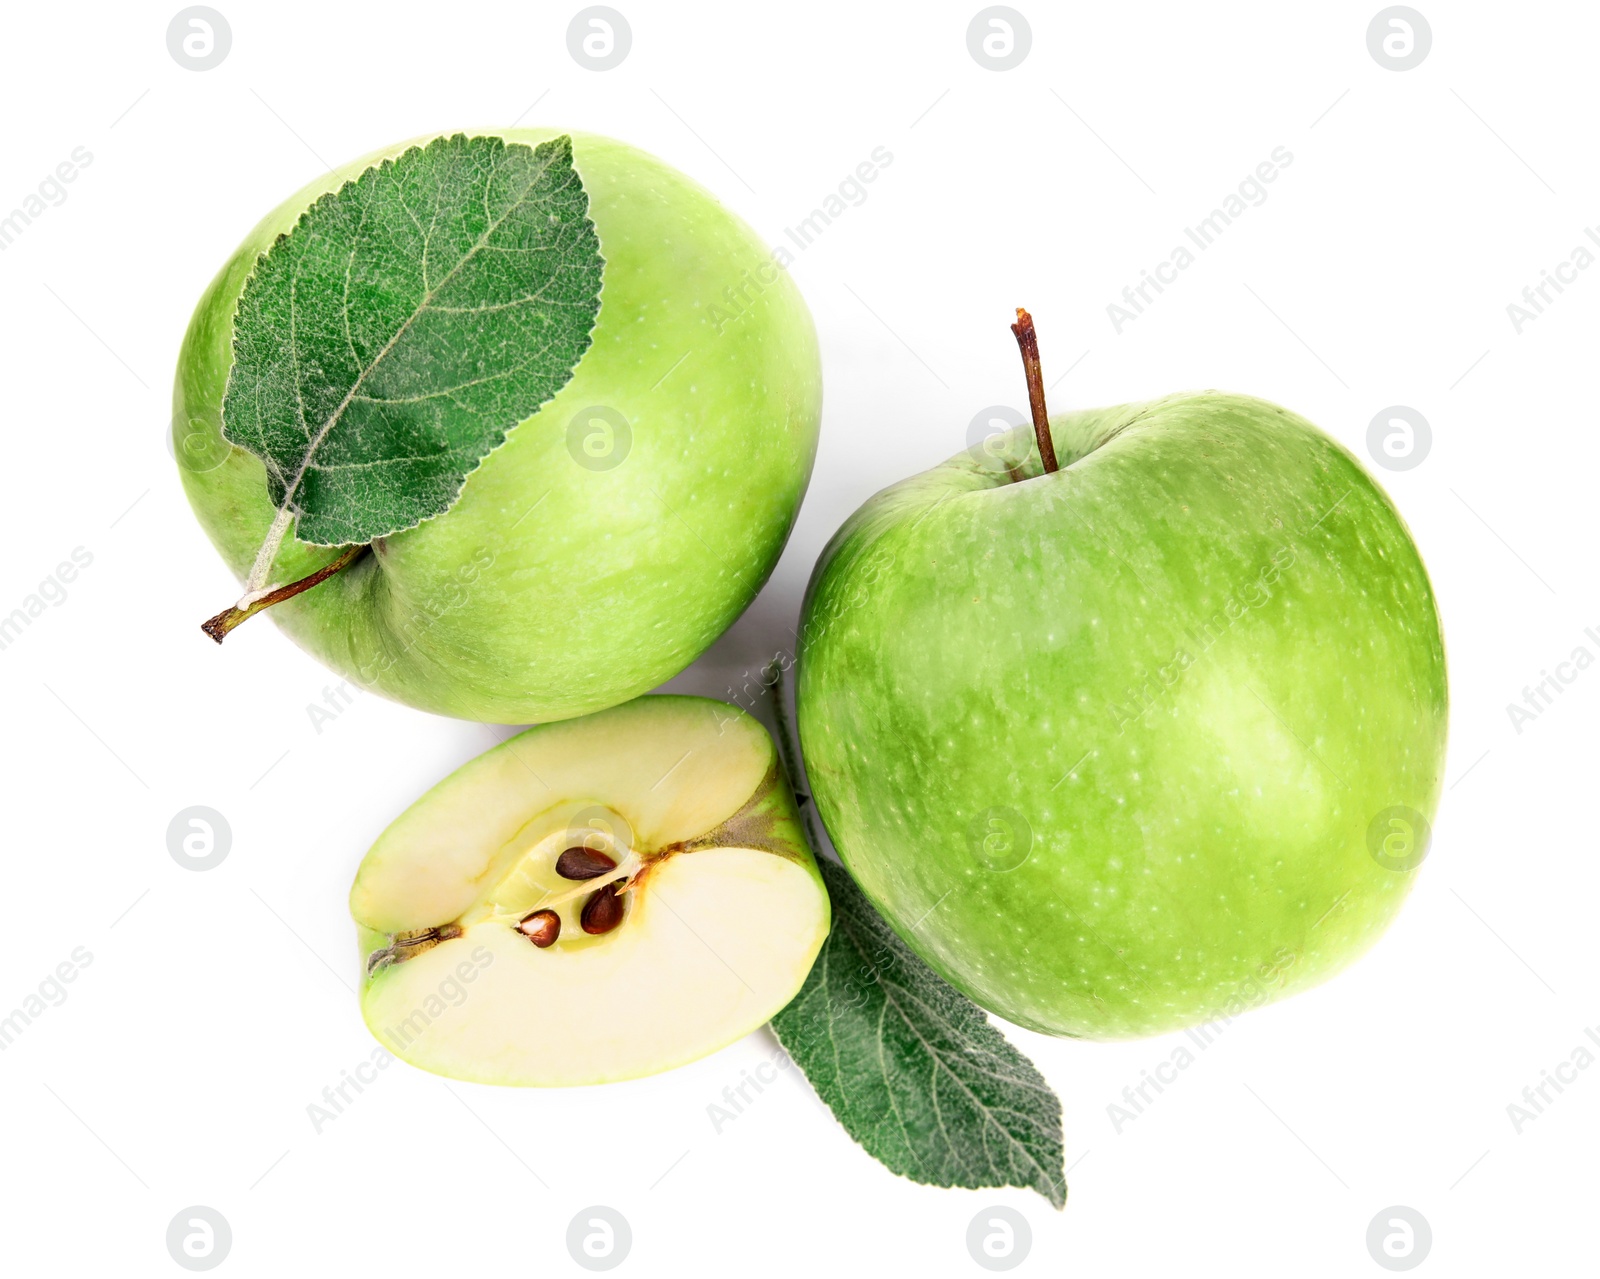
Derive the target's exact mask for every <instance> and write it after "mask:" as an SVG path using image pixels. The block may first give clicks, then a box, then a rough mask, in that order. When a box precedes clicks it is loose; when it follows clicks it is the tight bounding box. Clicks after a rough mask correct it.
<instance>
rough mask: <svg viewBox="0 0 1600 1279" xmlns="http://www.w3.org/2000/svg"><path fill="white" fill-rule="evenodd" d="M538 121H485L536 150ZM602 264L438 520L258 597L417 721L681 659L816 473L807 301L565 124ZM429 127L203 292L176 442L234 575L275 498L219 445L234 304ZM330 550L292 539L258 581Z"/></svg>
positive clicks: (729, 613) (179, 393) (728, 225)
mask: <svg viewBox="0 0 1600 1279" xmlns="http://www.w3.org/2000/svg"><path fill="white" fill-rule="evenodd" d="M557 133H558V131H555V130H543V129H539V130H535V129H511V130H504V131H496V132H495V133H494V136H497V137H501V138H503V139H504V140H505V141H506V142H508V143H524V144H527V145H529V146H532V145H534V144H537V143H539V142H543V141H545V140H547V139H549V138H551V137H554V136H557ZM571 137H572V150H573V162H574V165H575V167H576V169H577V172H578V175H579V177H580V178H581V180H582V183H583V187H584V189H585V191H586V192H587V195H588V200H589V217H590V218H591V219H592V220H593V223H594V226H595V230H596V232H597V233H598V236H599V240H600V249H601V252H602V254H603V256H604V259H605V266H604V275H603V281H602V286H601V292H600V311H599V317H598V319H597V321H596V323H595V326H594V330H593V334H592V342H591V345H590V346H589V348H588V350H587V352H586V353H585V354H584V355H583V357H582V359H581V360H580V361H579V362H578V364H577V366H576V369H575V371H574V372H573V374H572V377H571V380H570V381H568V382H567V383H566V385H565V386H564V387H563V388H562V389H561V390H560V391H559V392H558V393H557V394H556V395H555V396H554V398H552V399H550V400H549V401H548V402H546V403H545V404H544V406H543V407H542V408H541V409H540V410H539V411H538V412H537V413H535V414H534V415H533V416H532V417H530V418H527V419H526V420H524V421H523V422H522V423H521V424H520V425H519V426H518V427H517V428H516V429H515V430H513V431H512V432H511V433H510V435H509V436H508V437H507V439H506V442H505V443H504V444H503V445H502V446H501V447H499V448H497V449H496V450H495V451H493V452H492V453H490V454H489V456H488V457H487V458H485V459H484V461H483V464H482V465H481V466H480V467H478V469H477V470H476V471H474V472H473V473H472V474H471V475H470V476H469V478H468V480H467V482H466V485H465V487H464V489H463V490H462V492H461V496H460V498H459V500H458V501H457V502H456V504H455V505H454V506H453V507H451V508H450V509H449V510H448V511H447V512H445V513H444V514H442V515H439V516H437V517H435V518H432V519H428V520H425V521H424V522H423V523H421V524H419V525H417V526H416V527H414V528H410V529H407V530H405V531H403V532H400V533H396V534H394V535H392V536H390V537H387V538H379V539H377V540H376V541H375V542H373V543H372V553H371V554H366V555H362V556H360V558H358V559H356V560H355V562H353V563H351V564H350V565H349V567H347V568H345V569H344V570H343V571H342V572H338V573H336V574H335V575H334V576H332V577H330V578H328V579H327V580H326V581H324V582H322V583H321V584H320V585H318V586H316V587H315V588H314V589H310V590H307V591H306V592H305V593H304V594H300V595H298V596H296V597H295V598H293V599H289V600H287V601H286V602H284V603H281V604H278V605H277V606H276V607H275V608H273V609H271V615H272V616H273V617H274V618H275V619H276V620H277V622H278V624H279V625H280V626H281V627H282V628H283V629H284V630H285V631H286V632H288V634H289V635H290V636H291V637H292V638H293V639H294V640H295V641H296V642H297V643H299V644H300V645H301V646H302V647H304V648H305V649H307V650H308V651H309V652H311V653H313V654H314V655H316V656H317V657H319V658H321V659H322V660H323V661H325V662H327V663H328V664H329V665H330V666H332V667H334V668H335V669H336V670H338V671H340V672H342V673H343V674H345V675H346V676H348V677H349V678H350V679H352V680H353V681H355V682H357V683H359V684H361V685H363V686H365V687H367V688H370V689H373V690H375V691H377V692H381V693H383V694H385V695H387V696H389V697H392V698H395V699H396V700H398V701H402V702H406V703H408V704H410V705H412V706H416V707H420V708H422V709H424V710H429V711H434V712H438V713H440V714H447V715H456V716H460V717H463V718H470V719H478V720H486V721H492V722H500V723H526V722H530V721H543V720H556V719H565V718H569V717H572V716H576V715H580V714H584V713H586V712H590V711H594V710H597V709H600V708H602V707H607V706H611V705H614V704H616V703H619V702H622V701H624V700H626V699H628V698H630V697H633V696H634V695H636V694H638V693H641V692H643V691H645V690H647V689H650V688H653V687H654V686H656V685H658V684H660V683H662V682H663V681H664V680H667V679H669V678H671V677H672V676H673V675H675V674H677V673H678V672H679V671H680V670H682V669H683V668H684V667H685V666H687V665H688V664H689V663H690V662H692V661H693V660H694V659H695V658H696V657H698V656H699V655H700V654H701V653H702V652H704V651H705V649H706V648H707V647H708V646H709V645H710V644H711V643H712V641H713V640H715V639H716V638H717V637H718V636H719V635H720V634H721V633H722V632H723V631H724V630H725V629H726V628H727V627H728V626H729V624H731V623H732V622H733V620H734V619H735V618H736V617H737V616H738V615H739V614H740V612H742V611H743V610H744V608H745V607H746V605H748V604H749V603H750V601H751V599H752V598H754V596H755V593H756V591H757V590H759V589H760V587H761V585H762V583H763V582H764V581H765V580H766V578H767V575H768V574H769V573H770V572H771V571H772V567H773V565H774V564H775V563H776V562H777V559H778V555H779V553H780V552H781V551H782V549H783V545H784V542H785V540H786V539H787V537H788V534H789V530H790V528H791V527H792V525H793V523H794V519H795V515H796V513H797V511H798V509H799V505H800V500H801V498H802V496H803V495H804V492H805V488H806V483H807V481H808V479H809V477H810V473H811V465H812V460H813V458H814V456H815V452H816V442H817V429H818V422H819V418H820V413H821V370H820V361H819V357H818V352H817V344H816V334H815V330H814V329H813V327H812V323H811V318H810V314H809V313H808V312H807V310H806V307H805V303H804V301H803V300H802V299H801V297H800V294H799V292H798V290H797V289H796V288H795V287H794V285H793V283H792V282H791V280H790V279H789V277H788V275H787V274H786V273H785V272H784V271H783V270H781V269H780V268H779V266H778V264H777V263H776V262H775V261H774V259H773V257H772V256H771V255H770V254H769V251H768V250H767V248H766V247H765V246H764V245H763V244H762V242H761V240H760V239H759V238H758V237H757V236H756V235H755V233H754V232H753V231H751V230H750V228H749V227H748V226H746V225H745V224H744V223H743V222H741V221H740V220H739V219H738V218H737V217H735V216H734V215H733V214H731V213H730V212H728V210H726V209H725V208H723V207H722V206H721V205H720V204H719V203H718V202H717V201H716V200H715V199H714V198H713V197H712V196H711V195H710V194H709V193H708V192H706V191H705V190H704V189H702V188H701V187H700V186H698V185H697V184H696V183H694V182H692V181H691V180H690V179H689V178H687V177H685V176H684V175H683V174H681V173H678V172H677V171H675V170H674V169H672V168H670V167H668V166H667V165H665V164H663V163H662V162H661V161H659V160H657V159H654V158H653V157H651V156H649V155H646V154H645V153H643V152H641V151H638V150H635V149H634V148H632V147H629V146H626V145H624V144H623V143H620V142H616V141H613V140H611V139H608V138H602V137H595V136H592V135H585V134H572V135H571ZM426 141H427V139H419V140H416V141H413V142H407V143H401V144H398V145H396V146H393V147H389V148H386V149H385V150H383V151H381V152H376V153H374V154H373V155H370V156H367V157H365V158H363V159H360V160H357V161H355V162H354V163H352V164H349V165H346V166H344V167H343V168H341V169H338V170H335V171H333V172H330V173H328V174H325V175H324V176H323V177H321V178H319V179H317V180H316V181H315V182H313V183H312V184H311V185H309V186H307V187H306V188H305V189H304V190H302V191H301V192H299V193H298V194H297V195H295V196H293V197H292V198H290V199H289V200H287V201H286V202H285V203H284V204H282V205H281V206H279V208H277V209H276V210H275V211H274V212H273V213H271V214H269V215H268V216H267V218H266V219H265V220H263V221H262V222H261V224H260V225H259V226H257V227H256V228H255V230H254V231H252V232H251V233H250V234H249V235H248V236H247V237H246V238H245V241H244V243H243V244H241V245H240V246H239V248H238V250H237V251H236V252H235V253H234V255H233V257H232V258H230V259H229V261H228V262H227V264H226V265H225V266H224V267H223V269H222V271H221V273H220V274H219V275H218V276H217V278H216V279H215V280H214V281H213V282H212V283H211V285H210V287H209V288H208V289H207V290H206V292H205V294H204V295H203V296H202V298H201V299H200V304H199V306H198V307H197V308H196V310H195V313H194V317H193V319H192V320H191V321H190V324H189V329H188V332H187V334H186V335H185V338H184V342H183V348H182V352H181V354H180V356H179V361H178V372H177V380H176V386H175V388H174V396H173V422H172V430H173V444H174V451H175V453H176V454H177V457H178V459H179V463H180V466H181V469H182V476H183V483H184V488H185V490H186V491H187V493H188V496H189V500H190V503H191V505H192V506H193V507H194V510H195V513H196V515H197V516H198V517H199V519H200V523H201V525H202V526H203V527H204V529H205V531H206V533H207V534H208V535H209V536H210V538H211V540H212V542H213V543H214V544H215V545H216V547H217V549H218V550H219V551H220V552H221V553H222V556H223V559H224V560H225V561H226V562H227V564H228V565H229V567H230V568H232V569H233V571H234V572H235V574H236V575H238V577H239V578H240V579H241V580H243V579H245V577H246V575H247V573H248V571H249V569H250V568H251V564H252V561H253V559H254V558H255V556H256V553H257V551H258V549H259V548H260V547H261V546H262V544H263V542H264V541H265V540H266V539H267V537H268V533H269V531H270V530H271V528H272V525H273V519H274V516H275V514H276V511H275V509H274V507H273V505H272V503H271V500H270V499H269V496H268V489H267V483H266V472H265V469H264V466H263V463H262V462H261V461H260V460H259V459H258V458H257V457H256V456H254V455H253V454H252V453H249V452H246V451H245V450H244V449H241V448H236V447H233V446H232V445H230V444H229V443H228V442H227V441H226V440H225V439H224V438H223V436H222V433H221V426H222V405H223V396H224V391H225V389H226V385H227V379H228V373H229V368H230V365H231V363H232V358H233V352H232V339H233V324H234V312H235V308H236V306H237V304H238V301H239V297H240V294H241V292H242V291H243V289H244V285H245V281H246V279H247V277H248V276H249V275H250V273H251V271H252V270H253V269H254V266H255V263H256V261H257V259H258V258H259V256H260V255H261V254H262V253H264V252H265V251H266V250H267V249H268V248H269V247H270V246H271V245H272V244H273V243H274V241H275V240H276V239H277V238H278V237H279V236H280V235H283V234H285V233H287V232H288V231H289V230H290V229H291V228H292V227H294V225H295V223H296V221H297V220H298V219H299V218H300V216H301V214H302V213H303V212H304V211H305V210H306V209H307V208H308V207H309V206H310V205H311V204H312V202H313V201H315V200H316V199H317V198H318V197H319V196H321V195H323V194H325V193H327V192H329V191H333V190H336V189H338V188H339V187H340V186H341V185H342V184H344V183H345V182H347V181H350V180H352V179H353V178H355V177H357V176H358V175H359V174H361V173H362V172H364V171H365V170H367V169H368V168H370V167H371V166H373V165H375V164H377V163H379V162H380V161H382V160H385V159H389V158H392V157H395V156H397V155H400V154H401V153H402V152H404V151H406V150H407V148H409V147H413V146H417V145H420V144H422V143H424V142H426ZM337 554H338V552H337V551H336V550H333V549H329V548H327V547H318V546H311V545H306V544H303V543H300V542H297V541H295V540H294V539H293V538H289V539H287V540H286V541H285V542H284V545H283V548H282V550H281V551H280V552H279V554H278V556H277V559H276V560H275V561H274V563H273V567H272V575H271V576H272V580H273V581H277V582H288V581H293V580H295V579H300V578H304V577H307V576H308V575H310V574H312V573H314V572H315V571H316V570H318V569H320V568H322V567H323V566H325V565H328V564H329V563H330V562H332V561H333V560H334V559H335V557H336V555H337Z"/></svg>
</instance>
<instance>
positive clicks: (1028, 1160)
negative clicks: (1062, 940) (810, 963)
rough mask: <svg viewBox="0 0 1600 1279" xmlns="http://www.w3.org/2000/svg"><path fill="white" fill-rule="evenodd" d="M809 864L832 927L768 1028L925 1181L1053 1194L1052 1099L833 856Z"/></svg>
mask: <svg viewBox="0 0 1600 1279" xmlns="http://www.w3.org/2000/svg"><path fill="white" fill-rule="evenodd" d="M817 864H818V866H819V867H820V868H821V870H822V875H823V878H824V879H825V880H826V881H827V885H828V895H829V897H830V898H831V899H832V901H833V931H832V932H831V933H830V934H829V936H828V940H827V941H826V942H825V943H824V944H823V947H822V953H821V954H820V955H819V956H818V957H817V962H816V965H815V967H813V968H812V970H811V975H810V976H809V977H807V978H806V984H805V985H804V986H803V987H802V988H801V990H800V993H799V994H798V995H796V996H795V998H794V1000H793V1002H791V1003H790V1004H789V1006H788V1007H787V1008H785V1009H784V1010H783V1011H782V1012H780V1013H779V1014H778V1015H777V1016H776V1017H774V1018H773V1019H772V1028H773V1030H775V1031H776V1032H777V1035H778V1039H779V1041H780V1042H781V1043H782V1044H783V1046H784V1048H785V1049H786V1050H787V1051H788V1053H789V1055H790V1057H792V1058H793V1059H794V1060H795V1061H796V1062H797V1063H798V1064H799V1066H800V1068H801V1070H803V1071H804V1072H805V1074H806V1078H807V1079H809V1080H810V1081H811V1084H812V1086H813V1087H814V1088H815V1089H816V1090H817V1092H818V1094H820V1095H821V1097H822V1099H823V1100H824V1101H825V1102H827V1103H828V1106H829V1107H830V1108H831V1109H832V1111H833V1113H834V1115H835V1116H837V1118H838V1120H839V1122H840V1123H841V1124H843V1125H844V1128H845V1131H846V1132H848V1133H849V1134H850V1135H851V1136H852V1137H854V1138H855V1139H856V1140H857V1141H858V1142H860V1143H861V1145H862V1146H863V1147H864V1148H865V1149H866V1151H867V1153H868V1154H870V1155H872V1156H873V1157H874V1158H875V1159H877V1160H878V1161H879V1162H881V1163H883V1164H885V1165H886V1166H887V1167H888V1168H890V1169H891V1170H892V1171H894V1172H897V1173H900V1174H901V1175H903V1176H906V1177H909V1178H910V1179H911V1180H912V1181H917V1182H921V1183H923V1184H924V1185H932V1186H965V1187H969V1188H972V1189H977V1188H979V1187H984V1186H1021V1187H1023V1188H1025V1189H1030V1190H1037V1191H1038V1192H1039V1193H1040V1194H1041V1195H1043V1196H1044V1197H1045V1198H1046V1199H1048V1200H1049V1201H1050V1202H1051V1203H1052V1204H1054V1205H1055V1206H1056V1207H1057V1208H1060V1207H1062V1206H1064V1205H1065V1204H1066V1201H1067V1180H1066V1170H1065V1166H1064V1165H1065V1157H1064V1152H1063V1148H1062V1139H1061V1102H1060V1101H1059V1100H1058V1099H1057V1098H1056V1095H1055V1093H1054V1092H1052V1091H1051V1090H1050V1085H1049V1084H1047V1083H1046V1082H1045V1081H1044V1078H1043V1076H1041V1075H1040V1074H1039V1072H1038V1070H1037V1069H1035V1068H1034V1065H1033V1063H1032V1062H1030V1061H1029V1060H1028V1059H1027V1058H1026V1057H1024V1056H1023V1055H1022V1054H1021V1053H1019V1052H1018V1051H1017V1050H1016V1049H1015V1048H1013V1047H1012V1046H1011V1045H1010V1044H1009V1043H1007V1042H1006V1040H1005V1038H1004V1037H1003V1036H1002V1035H1001V1034H1000V1032H999V1031H997V1030H996V1029H995V1028H994V1027H993V1026H991V1025H990V1024H989V1022H988V1020H987V1019H986V1018H985V1017H984V1015H983V1012H982V1010H980V1009H979V1008H978V1007H977V1006H976V1005H974V1004H973V1003H972V1002H971V1001H970V1000H968V999H967V998H966V997H965V996H964V995H962V994H961V993H960V992H959V991H957V990H955V989H954V988H953V987H952V986H950V985H949V984H947V983H946V982H945V981H944V980H943V979H942V978H941V977H939V976H938V974H936V973H935V972H934V971H933V970H932V969H931V968H929V967H928V966H927V965H926V964H924V963H923V962H922V960H920V959H918V958H917V956H916V955H915V954H913V953H912V951H911V950H910V948H909V947H907V946H906V944H905V943H904V942H902V941H901V940H900V938H899V937H898V936H897V935H896V934H895V932H894V930H893V929H891V928H890V927H889V925H888V924H886V923H885V922H884V921H883V919H882V917H880V916H879V915H878V913H877V912H876V911H875V910H874V909H873V908H872V905H871V904H870V903H869V902H868V901H867V899H866V897H864V896H863V895H862V893H861V890H860V889H859V888H857V887H856V886H855V882H854V881H853V880H852V879H851V878H850V875H849V873H848V872H847V871H845V870H844V868H843V867H841V866H837V865H835V864H834V863H833V862H831V861H828V860H826V859H824V858H820V857H819V858H818V859H817Z"/></svg>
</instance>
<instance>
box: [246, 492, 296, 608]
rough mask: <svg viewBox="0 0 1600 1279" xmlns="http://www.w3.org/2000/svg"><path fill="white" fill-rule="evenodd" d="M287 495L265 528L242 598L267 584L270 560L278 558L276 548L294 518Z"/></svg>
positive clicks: (281, 541) (286, 533)
mask: <svg viewBox="0 0 1600 1279" xmlns="http://www.w3.org/2000/svg"><path fill="white" fill-rule="evenodd" d="M289 496H290V495H289V494H285V495H284V499H283V505H282V506H280V507H279V508H278V513H277V515H275V516H274V517H273V519H272V527H271V528H269V529H268V530H267V537H266V540H265V541H264V542H262V543H261V549H260V550H259V551H257V552H256V562H255V563H254V564H252V565H251V566H250V576H249V577H248V578H246V579H245V584H244V597H243V598H248V597H249V596H251V595H254V594H256V593H257V592H258V591H260V590H261V588H262V587H264V586H265V585H266V584H267V575H268V574H269V573H271V572H272V561H273V560H275V559H277V558H278V548H279V547H281V546H282V545H283V539H284V538H285V537H286V536H287V535H288V532H289V521H290V520H292V519H293V518H294V516H293V515H292V514H290V512H289ZM241 602H242V601H241Z"/></svg>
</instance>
